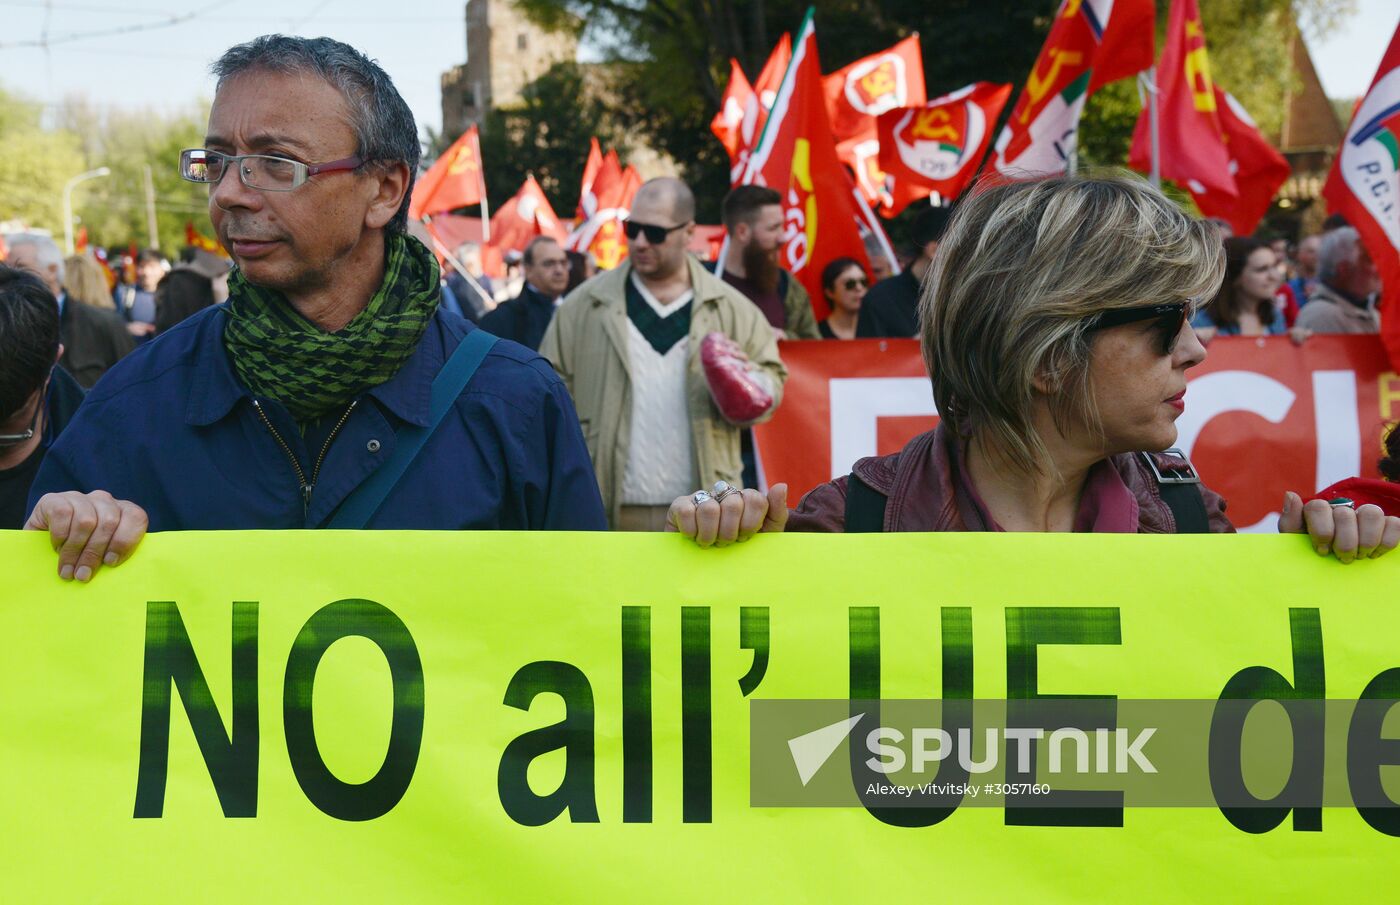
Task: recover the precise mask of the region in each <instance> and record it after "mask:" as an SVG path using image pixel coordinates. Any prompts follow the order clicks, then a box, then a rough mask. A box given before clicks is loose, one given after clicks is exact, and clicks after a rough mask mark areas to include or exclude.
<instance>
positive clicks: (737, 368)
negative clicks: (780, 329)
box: [700, 331, 773, 424]
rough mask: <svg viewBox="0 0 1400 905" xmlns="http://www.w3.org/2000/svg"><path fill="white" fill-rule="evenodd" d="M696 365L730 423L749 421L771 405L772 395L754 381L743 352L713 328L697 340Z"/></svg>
mask: <svg viewBox="0 0 1400 905" xmlns="http://www.w3.org/2000/svg"><path fill="white" fill-rule="evenodd" d="M700 364H701V366H702V367H703V368H704V369H705V382H706V383H707V384H708V385H709V387H710V398H712V399H713V400H714V401H715V405H716V406H718V407H719V412H720V414H721V415H723V416H724V419H725V420H726V421H728V422H730V423H731V424H751V423H753V422H754V421H757V420H758V419H759V418H761V417H763V415H764V413H765V412H767V411H768V410H769V409H770V408H772V407H773V394H772V393H770V392H768V391H767V390H765V389H764V388H763V387H762V386H761V385H760V384H759V383H758V381H756V380H754V377H753V375H752V374H750V373H749V364H748V360H747V359H746V358H745V357H744V353H743V351H742V350H741V349H740V348H739V346H738V344H737V343H735V342H734V340H732V339H730V338H729V337H727V336H725V335H724V334H723V333H720V332H719V331H715V332H714V333H710V334H708V335H706V337H705V338H704V339H703V340H701V341H700Z"/></svg>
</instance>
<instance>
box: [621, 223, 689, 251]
mask: <svg viewBox="0 0 1400 905" xmlns="http://www.w3.org/2000/svg"><path fill="white" fill-rule="evenodd" d="M689 225H690V221H689V220H687V221H686V222H684V223H677V224H676V225H675V226H653V225H652V224H650V223H638V222H637V221H636V220H624V221H622V232H623V233H624V234H626V236H627V238H628V239H635V238H637V237H638V236H640V235H645V236H646V237H647V241H648V242H650V243H651V244H652V245H660V244H661V243H662V242H665V241H666V237H667V236H669V235H670V234H671V233H673V232H675V231H676V230H678V229H684V228H685V227H687V226H689Z"/></svg>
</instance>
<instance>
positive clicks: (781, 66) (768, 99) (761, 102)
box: [729, 32, 792, 185]
mask: <svg viewBox="0 0 1400 905" xmlns="http://www.w3.org/2000/svg"><path fill="white" fill-rule="evenodd" d="M791 62H792V35H790V34H788V33H787V32H783V36H782V37H781V38H779V39H778V44H777V46H776V47H774V48H773V52H772V53H770V54H769V55H768V62H766V63H764V64H763V71H762V72H760V73H759V74H758V81H757V82H754V84H753V88H752V89H750V91H749V93H748V95H747V96H746V97H745V98H744V118H743V121H742V122H740V124H739V150H738V152H737V153H733V154H730V157H729V164H730V166H729V182H730V183H731V184H733V185H738V184H739V181H740V180H741V179H742V178H743V176H744V172H745V171H746V170H747V169H748V161H749V154H750V152H751V151H752V150H753V147H754V145H756V144H758V141H759V139H760V138H761V137H762V136H763V127H764V126H765V125H767V123H768V111H770V110H772V109H773V100H774V99H775V98H776V97H777V96H778V86H780V85H781V84H782V82H783V76H784V75H785V74H786V73H787V70H788V66H789V65H790V64H791Z"/></svg>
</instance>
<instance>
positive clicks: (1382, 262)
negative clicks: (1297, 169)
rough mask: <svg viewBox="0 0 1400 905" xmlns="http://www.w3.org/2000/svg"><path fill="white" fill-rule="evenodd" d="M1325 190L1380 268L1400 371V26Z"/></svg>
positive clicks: (1384, 322) (1389, 338) (1387, 328)
mask: <svg viewBox="0 0 1400 905" xmlns="http://www.w3.org/2000/svg"><path fill="white" fill-rule="evenodd" d="M1322 196H1323V197H1324V198H1326V199H1327V205H1328V207H1330V208H1331V209H1332V210H1333V211H1335V212H1337V213H1340V214H1342V215H1343V216H1345V217H1346V218H1347V222H1348V223H1350V224H1351V225H1352V226H1354V227H1356V230H1357V232H1359V233H1361V239H1362V241H1363V242H1364V243H1365V245H1366V250H1367V252H1369V253H1370V255H1371V259H1372V260H1373V261H1375V262H1376V269H1377V270H1379V271H1380V274H1381V287H1382V288H1381V293H1382V297H1383V298H1384V299H1385V300H1386V301H1385V303H1384V307H1383V308H1382V309H1381V339H1382V340H1383V341H1384V343H1385V348H1386V351H1387V352H1388V353H1389V354H1390V361H1391V363H1392V364H1393V365H1394V366H1395V369H1396V370H1398V371H1400V28H1396V30H1395V35H1394V37H1392V38H1391V39H1390V47H1389V48H1388V49H1387V50H1386V52H1385V56H1384V57H1382V58H1381V67H1380V70H1379V71H1377V72H1376V78H1375V80H1374V81H1373V82H1371V88H1370V90H1368V91H1367V92H1366V96H1365V97H1364V98H1362V99H1361V104H1360V105H1359V106H1358V107H1357V108H1356V114H1355V115H1354V116H1352V119H1351V125H1350V126H1348V127H1347V134H1346V138H1344V139H1343V140H1342V147H1341V150H1340V151H1338V152H1337V157H1336V159H1335V160H1334V161H1333V162H1332V172H1331V173H1329V174H1328V176H1327V184H1326V185H1325V186H1323V189H1322Z"/></svg>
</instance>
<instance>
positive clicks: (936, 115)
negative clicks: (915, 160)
mask: <svg viewBox="0 0 1400 905" xmlns="http://www.w3.org/2000/svg"><path fill="white" fill-rule="evenodd" d="M910 131H911V132H912V133H913V135H914V137H915V138H921V139H924V140H926V141H948V142H953V143H956V142H957V141H958V139H959V138H960V137H961V136H959V135H958V130H957V128H956V127H954V126H953V117H952V116H951V115H949V113H948V111H947V110H944V109H942V108H941V107H940V108H938V109H936V110H925V111H924V112H922V113H920V114H919V115H918V116H917V117H915V118H914V128H913V129H911V130H910Z"/></svg>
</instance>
